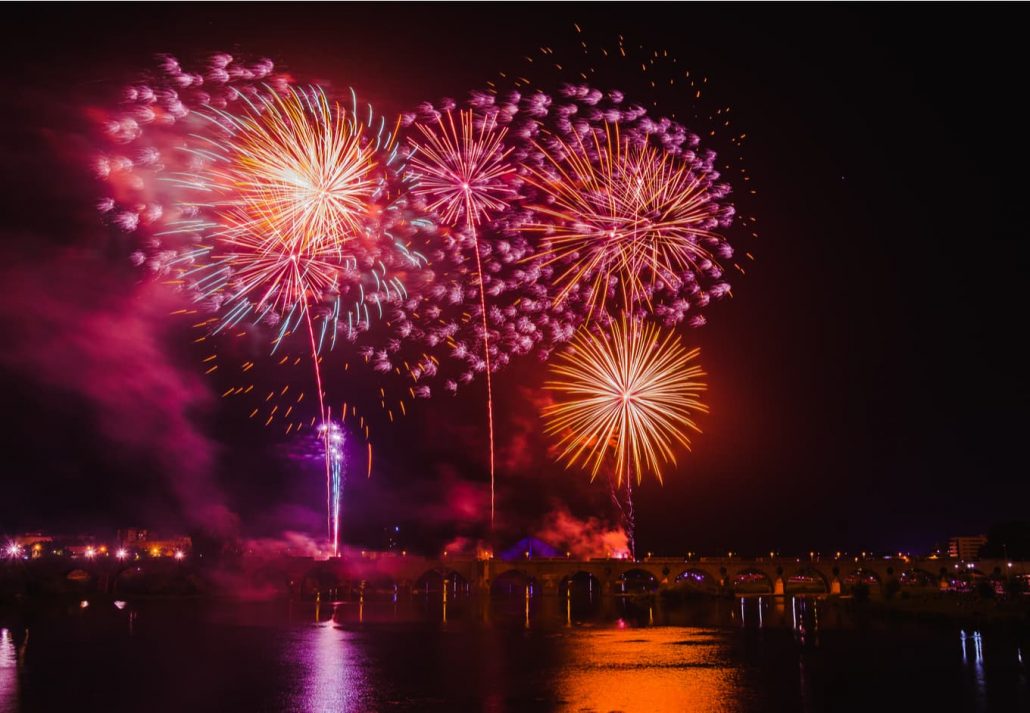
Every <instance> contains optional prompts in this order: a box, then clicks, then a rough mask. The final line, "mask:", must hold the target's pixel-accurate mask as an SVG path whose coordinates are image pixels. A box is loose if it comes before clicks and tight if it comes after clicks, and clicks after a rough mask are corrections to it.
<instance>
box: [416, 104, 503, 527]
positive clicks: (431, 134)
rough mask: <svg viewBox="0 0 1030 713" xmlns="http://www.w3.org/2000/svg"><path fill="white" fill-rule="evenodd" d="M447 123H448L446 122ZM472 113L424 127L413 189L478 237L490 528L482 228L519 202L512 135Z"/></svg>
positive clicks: (490, 412)
mask: <svg viewBox="0 0 1030 713" xmlns="http://www.w3.org/2000/svg"><path fill="white" fill-rule="evenodd" d="M444 117H446V121H445V120H444ZM476 123H477V121H476V118H475V116H474V115H473V113H472V112H471V111H460V112H458V123H457V124H455V122H454V115H453V113H452V112H450V111H448V112H447V113H446V114H445V115H441V116H440V117H439V119H438V120H437V125H436V127H435V129H431V128H429V127H427V126H425V125H423V124H418V125H417V126H418V129H419V131H420V133H421V135H422V142H420V143H415V144H414V149H415V156H414V158H413V160H412V162H411V166H412V171H413V173H414V175H415V176H416V184H415V186H414V188H413V189H412V192H413V193H414V194H415V195H418V196H422V197H424V198H425V199H426V200H427V203H428V205H427V207H428V209H429V210H430V211H434V212H438V213H440V215H441V217H442V220H443V221H444V222H445V223H449V224H452V225H456V224H457V221H459V220H460V221H462V222H463V223H464V226H465V228H466V229H468V230H469V231H470V232H471V234H472V248H473V251H474V253H475V256H476V277H477V278H478V279H477V282H478V285H477V286H478V288H479V289H478V292H479V311H480V316H481V319H480V321H481V324H482V343H483V359H484V369H485V371H486V394H487V395H486V400H487V423H488V429H489V443H490V463H489V466H490V468H489V469H490V527H491V528H493V524H494V413H493V384H492V381H493V377H492V375H491V372H492V370H493V369H492V365H491V363H490V325H489V322H488V314H487V308H486V280H485V279H484V278H483V262H482V250H481V249H480V245H479V234H478V231H477V227H478V226H479V224H480V223H481V222H482V221H484V220H487V219H488V218H489V216H490V215H491V214H492V213H497V212H500V211H503V210H504V209H506V208H507V206H508V201H509V200H511V198H513V197H514V196H515V190H514V189H513V188H512V187H511V185H510V179H511V178H512V177H513V176H514V173H515V167H514V166H512V165H511V164H510V163H508V162H507V160H506V159H507V158H508V155H509V154H510V153H511V149H510V148H509V149H505V148H504V137H505V135H506V134H507V129H503V128H499V127H498V126H497V122H496V121H495V120H494V118H493V117H487V118H485V119H481V120H480V121H479V122H478V124H479V127H478V129H477V128H476V126H475V124H476Z"/></svg>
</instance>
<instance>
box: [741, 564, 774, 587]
mask: <svg viewBox="0 0 1030 713" xmlns="http://www.w3.org/2000/svg"><path fill="white" fill-rule="evenodd" d="M733 592H734V594H772V593H773V580H772V577H770V576H769V575H768V574H766V573H765V572H763V571H762V570H760V569H757V568H755V567H746V568H744V569H742V570H739V571H738V572H737V573H736V574H735V575H733Z"/></svg>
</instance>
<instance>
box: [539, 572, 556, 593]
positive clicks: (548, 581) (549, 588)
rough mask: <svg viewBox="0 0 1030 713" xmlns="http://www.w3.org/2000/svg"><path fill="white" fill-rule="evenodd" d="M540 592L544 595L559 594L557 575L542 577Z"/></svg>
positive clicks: (544, 575)
mask: <svg viewBox="0 0 1030 713" xmlns="http://www.w3.org/2000/svg"><path fill="white" fill-rule="evenodd" d="M538 581H539V582H540V590H541V592H543V593H544V594H557V593H558V582H559V577H558V575H557V574H543V575H540V579H539V580H538Z"/></svg>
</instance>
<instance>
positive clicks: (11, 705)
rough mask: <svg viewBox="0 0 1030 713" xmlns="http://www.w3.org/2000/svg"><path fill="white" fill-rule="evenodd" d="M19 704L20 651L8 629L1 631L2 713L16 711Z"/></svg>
mask: <svg viewBox="0 0 1030 713" xmlns="http://www.w3.org/2000/svg"><path fill="white" fill-rule="evenodd" d="M17 704H18V650H17V648H16V647H15V645H14V637H12V636H11V632H10V630H8V629H0V713H7V711H16V710H18V708H17Z"/></svg>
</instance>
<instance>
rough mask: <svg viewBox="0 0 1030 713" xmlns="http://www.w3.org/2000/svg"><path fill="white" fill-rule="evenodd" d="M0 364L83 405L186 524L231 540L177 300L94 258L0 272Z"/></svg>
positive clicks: (203, 394) (231, 525) (231, 522)
mask: <svg viewBox="0 0 1030 713" xmlns="http://www.w3.org/2000/svg"><path fill="white" fill-rule="evenodd" d="M0 284H3V285H4V289H5V299H4V300H3V301H2V302H0V329H2V330H3V332H4V333H5V334H6V335H7V337H8V346H7V347H6V348H5V349H4V350H0V364H3V365H4V366H5V367H7V368H9V369H11V370H12V371H13V372H14V373H16V374H19V375H21V376H23V377H24V379H25V380H26V381H27V382H28V383H35V384H38V385H39V386H41V387H49V388H56V389H58V390H61V391H65V392H67V393H70V394H73V395H76V396H78V397H81V398H82V399H84V400H85V401H86V402H87V403H88V404H89V407H90V408H91V409H92V413H91V414H90V415H91V417H92V419H93V420H94V422H95V423H96V424H97V429H98V431H99V432H100V434H101V436H102V437H103V438H105V439H107V440H108V441H109V443H110V445H111V447H112V448H113V449H122V450H123V451H125V452H127V453H128V454H132V455H143V456H148V457H150V458H151V459H152V460H154V461H156V462H157V463H158V465H159V467H160V469H161V471H162V472H161V473H160V475H161V476H162V477H163V478H164V479H165V481H166V482H167V484H168V489H169V491H170V492H171V493H172V495H173V496H174V497H175V499H176V501H177V502H176V504H177V505H178V507H179V509H180V510H181V511H182V514H183V516H184V519H185V520H186V521H188V522H189V523H191V524H192V525H194V526H196V527H198V528H200V529H202V530H204V531H206V532H208V533H211V534H214V535H228V534H230V533H231V532H233V531H234V530H235V528H236V517H235V515H233V514H232V512H231V511H230V510H229V508H228V507H227V506H226V505H225V504H224V498H223V495H222V493H221V491H220V489H219V488H218V487H217V485H216V484H215V482H214V480H213V477H212V469H213V461H214V456H215V446H214V444H213V443H212V442H211V441H210V440H209V439H208V438H207V436H206V435H205V434H204V433H203V432H202V431H201V430H200V428H199V427H198V425H197V424H196V423H195V421H194V419H195V418H196V416H197V415H198V413H203V412H204V411H205V410H207V409H208V408H209V407H210V405H211V401H212V400H211V395H210V393H209V392H208V390H207V388H206V386H205V384H204V383H203V381H202V380H201V379H200V377H199V376H198V375H196V374H195V373H193V372H191V371H189V370H186V369H181V368H179V367H178V365H176V363H175V362H174V360H173V358H172V357H171V356H170V354H169V348H168V343H169V341H170V340H169V338H168V337H169V335H168V329H169V327H168V325H169V320H168V314H169V312H171V311H173V310H174V309H175V308H177V307H178V306H179V305H178V302H177V300H176V297H175V295H174V294H173V293H172V292H171V291H170V290H169V289H168V288H166V287H164V286H161V285H159V284H156V283H153V282H147V283H144V284H142V285H139V286H134V285H132V284H131V283H129V284H127V283H126V281H125V280H124V279H123V278H121V277H120V276H119V275H117V274H115V273H112V271H111V270H110V268H108V267H106V266H105V265H104V264H103V263H102V262H100V261H99V260H97V259H93V258H85V257H81V256H72V255H64V256H61V257H58V258H57V259H56V260H52V261H43V262H32V263H21V264H14V265H11V264H10V263H8V266H7V267H5V268H4V269H3V270H2V271H0Z"/></svg>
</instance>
